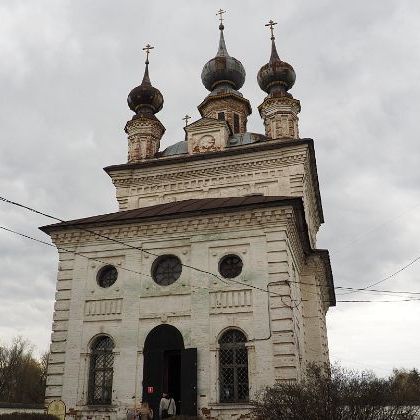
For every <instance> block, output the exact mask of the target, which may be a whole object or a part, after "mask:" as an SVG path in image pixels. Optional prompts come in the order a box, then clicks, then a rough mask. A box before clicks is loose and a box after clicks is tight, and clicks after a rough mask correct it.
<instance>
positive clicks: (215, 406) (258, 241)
mask: <svg viewBox="0 0 420 420" xmlns="http://www.w3.org/2000/svg"><path fill="white" fill-rule="evenodd" d="M222 13H223V11H220V17H221V22H220V26H219V30H220V40H219V47H218V51H217V54H216V56H215V57H214V58H212V59H211V60H210V61H208V62H207V63H206V64H205V65H204V68H203V70H202V73H201V79H202V82H203V84H204V86H205V87H206V89H207V90H208V91H209V94H208V95H207V96H206V97H205V98H204V99H203V101H202V102H201V103H200V104H199V105H198V110H199V112H200V115H201V118H200V119H198V120H197V121H194V122H192V123H190V124H188V119H186V126H185V139H181V141H179V142H178V143H175V144H172V145H171V146H169V147H167V148H166V149H164V150H160V141H161V139H162V137H163V135H164V133H165V127H164V124H163V123H162V122H161V121H160V120H159V119H158V118H157V116H156V114H157V113H158V112H159V111H160V110H161V109H162V107H163V102H164V100H163V95H162V93H161V92H160V91H159V90H158V89H157V88H156V87H154V86H153V85H152V83H151V79H150V74H149V52H150V49H151V48H153V47H151V46H150V45H147V46H146V48H145V50H146V57H147V58H146V67H145V72H144V77H143V81H142V83H141V84H140V85H139V86H137V87H135V88H134V89H133V90H132V91H131V92H130V93H129V95H128V106H129V108H130V109H131V110H132V111H133V112H134V115H133V117H132V118H131V119H130V120H129V121H128V122H127V124H126V126H125V132H126V134H127V137H128V159H127V162H126V163H122V164H116V165H113V166H109V167H107V168H105V171H106V173H107V174H108V175H109V176H110V178H111V179H112V182H113V184H114V185H115V188H116V199H117V200H118V205H119V211H118V212H115V213H110V214H103V215H99V216H93V217H88V218H84V219H79V220H72V221H68V222H62V223H58V224H53V225H49V226H44V227H42V228H41V229H42V230H43V231H44V232H46V233H47V234H48V235H50V236H51V239H52V241H53V242H54V244H55V245H56V247H57V249H58V253H59V265H58V277H57V292H56V297H55V299H56V301H55V306H54V317H53V325H52V336H51V347H50V351H51V354H50V358H49V364H48V379H47V390H46V401H47V402H50V401H53V400H62V401H64V403H65V404H66V408H67V418H69V419H70V418H72V419H83V420H85V419H86V420H87V419H95V420H117V419H126V418H127V412H128V413H130V410H133V409H135V408H136V407H139V405H140V403H141V401H144V400H147V401H148V402H149V404H150V405H151V407H152V408H153V410H154V414H155V416H154V418H155V419H158V415H159V410H158V406H159V401H160V398H161V395H162V392H169V393H170V394H171V395H172V396H173V398H174V400H175V402H176V405H177V412H178V414H183V415H190V416H195V415H197V416H200V417H201V418H203V419H221V420H223V419H231V420H234V419H239V418H241V419H246V418H249V416H248V413H249V412H250V409H251V405H250V401H251V400H252V399H253V398H254V397H255V395H256V394H257V393H258V391H260V390H261V389H263V388H265V387H266V386H270V385H273V384H275V383H276V382H279V381H290V380H299V379H300V378H301V376H302V375H303V373H304V371H305V367H306V366H307V365H308V363H310V362H320V363H325V362H327V363H328V361H329V356H328V342H327V331H326V324H325V317H326V313H327V311H328V308H329V307H330V306H334V305H335V294H334V285H333V278H332V273H331V266H330V260H329V254H328V251H327V250H323V249H317V247H316V235H317V232H318V229H319V227H320V225H321V223H323V222H324V218H323V211H322V204H321V196H320V190H319V184H318V176H317V166H316V159H315V151H314V141H313V140H312V139H310V138H300V136H299V124H298V123H299V118H298V114H299V112H300V102H299V100H298V99H295V98H294V97H293V96H292V94H291V93H289V90H290V89H291V88H292V86H293V84H294V82H295V78H296V75H295V71H294V69H293V67H292V66H291V65H290V64H288V63H286V62H285V61H283V60H281V59H280V58H279V55H278V53H277V50H276V45H275V38H274V35H273V25H275V23H274V22H273V21H270V23H269V24H268V25H266V26H269V27H270V29H271V55H270V57H269V61H268V63H266V64H264V65H263V66H262V67H261V69H260V70H259V72H258V75H257V82H258V85H259V86H260V88H261V89H262V90H263V91H264V92H265V93H266V94H267V95H266V97H265V99H264V100H263V102H262V104H260V105H259V106H258V112H259V114H260V116H261V119H262V126H261V128H262V131H264V134H262V133H261V134H260V133H251V132H248V131H247V119H248V116H249V115H250V114H251V112H252V109H251V104H250V102H249V101H248V100H247V99H246V98H244V96H243V94H242V93H241V92H240V89H241V87H242V85H243V84H244V81H245V69H244V67H243V65H242V63H241V62H240V61H239V60H237V59H236V58H234V57H232V56H231V55H229V53H228V50H227V47H226V43H225V40H224V25H223V19H222ZM241 36H242V37H243V36H244V35H243V34H242V35H241ZM268 55H269V46H268V45H267V56H268ZM263 126H264V130H263Z"/></svg>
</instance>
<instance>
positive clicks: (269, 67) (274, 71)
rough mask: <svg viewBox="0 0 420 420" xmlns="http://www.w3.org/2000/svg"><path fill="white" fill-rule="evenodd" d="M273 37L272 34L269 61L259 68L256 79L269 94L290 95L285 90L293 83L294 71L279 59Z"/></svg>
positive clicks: (294, 78)
mask: <svg viewBox="0 0 420 420" xmlns="http://www.w3.org/2000/svg"><path fill="white" fill-rule="evenodd" d="M274 39H275V38H274V35H272V36H271V57H270V61H269V62H268V63H267V64H265V65H264V66H262V67H261V68H260V71H259V72H258V75H257V81H258V84H259V85H260V88H261V89H262V90H263V91H264V92H267V93H268V94H269V95H285V96H291V95H290V93H287V91H288V90H289V89H291V88H292V86H293V85H294V83H295V80H296V73H295V71H294V69H293V67H292V66H291V65H290V64H289V63H286V62H284V61H282V60H280V58H279V55H278V53H277V49H276V44H275V42H274Z"/></svg>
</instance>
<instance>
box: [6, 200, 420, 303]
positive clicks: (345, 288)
mask: <svg viewBox="0 0 420 420" xmlns="http://www.w3.org/2000/svg"><path fill="white" fill-rule="evenodd" d="M0 201H3V202H6V203H8V204H11V205H14V206H17V207H20V208H23V209H25V210H28V211H30V212H33V213H36V214H39V215H42V216H44V217H47V218H50V219H53V220H56V221H59V222H62V223H64V222H66V221H65V220H63V219H60V218H58V217H55V216H52V215H50V214H47V213H45V212H42V211H40V210H36V209H34V208H32V207H30V206H27V205H25V204H22V203H18V202H16V201H12V200H9V199H7V198H5V197H2V196H0ZM75 228H76V229H79V230H83V231H86V232H88V233H90V234H93V235H95V236H98V237H100V238H103V239H106V240H110V241H112V242H114V243H118V244H119V245H123V246H126V247H128V248H131V249H136V250H138V251H141V252H144V253H146V254H149V255H152V256H155V257H158V256H159V255H158V254H154V253H153V252H150V251H147V250H145V249H144V248H141V247H137V246H134V245H131V244H128V243H126V242H123V241H120V240H118V239H114V238H111V237H109V236H106V235H103V234H101V233H98V232H95V231H92V230H90V229H87V228H84V227H75ZM4 230H8V231H11V230H10V229H4ZM13 233H16V234H19V233H17V232H13ZM19 235H20V236H23V237H27V238H28V239H34V240H36V239H35V238H31V237H28V236H27V235H24V234H19ZM36 241H38V242H41V243H44V242H43V241H40V240H36ZM45 244H48V243H46V242H45ZM48 245H49V246H54V245H51V244H48ZM57 248H58V247H57ZM418 260H420V256H419V257H417V258H416V259H414V260H413V261H411V262H410V263H409V264H407V265H405V266H404V267H402V268H400V269H399V270H397V271H396V272H394V273H392V274H390V275H389V276H387V277H385V278H384V279H382V280H380V281H378V282H376V283H373V284H371V285H369V286H366V287H364V288H360V289H356V290H353V289H354V288H349V287H344V286H336V287H335V288H336V289H344V290H351V291H350V292H348V293H357V292H361V291H366V289H368V288H370V287H373V286H375V285H377V284H379V283H382V282H384V281H386V280H388V279H390V278H392V277H394V276H396V275H397V274H399V273H400V272H402V271H403V270H405V269H406V268H408V267H409V266H411V265H412V264H414V263H415V262H417V261H418ZM181 265H182V266H184V267H186V268H190V269H192V270H196V271H198V272H201V273H203V274H207V275H210V276H213V277H215V278H216V279H218V280H219V281H221V282H223V283H225V284H229V283H228V282H227V281H226V280H225V279H222V278H221V277H219V276H218V275H217V274H215V273H212V272H209V271H206V270H203V269H200V268H197V267H194V266H191V265H188V264H184V263H182V262H181ZM131 271H134V270H131ZM137 274H141V275H146V274H144V273H139V272H137ZM146 276H148V275H146ZM148 277H151V276H148ZM229 281H231V282H234V283H237V284H240V285H242V286H246V287H251V288H253V289H256V290H259V291H262V292H265V293H270V294H271V295H272V296H278V297H280V298H282V297H283V295H280V294H278V293H275V292H269V291H267V290H266V289H263V288H261V287H258V286H254V285H251V284H248V283H244V282H241V281H239V280H235V279H229ZM285 283H286V284H287V283H298V284H305V285H310V286H318V287H323V288H333V287H332V286H330V285H319V284H316V283H307V282H298V281H293V280H285ZM376 292H384V293H395V294H399V293H408V294H420V292H412V293H411V292H398V291H378V290H376ZM344 294H347V293H343V295H344ZM326 302H329V301H326ZM338 302H347V301H338ZM373 302H375V301H373ZM283 303H284V302H283Z"/></svg>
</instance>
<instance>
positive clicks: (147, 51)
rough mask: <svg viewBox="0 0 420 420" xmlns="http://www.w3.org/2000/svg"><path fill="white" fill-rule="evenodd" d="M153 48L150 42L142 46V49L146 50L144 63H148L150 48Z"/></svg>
mask: <svg viewBox="0 0 420 420" xmlns="http://www.w3.org/2000/svg"><path fill="white" fill-rule="evenodd" d="M153 48H155V47H152V46H151V45H150V44H146V46H145V47H144V48H143V51H146V64H149V54H150V50H153Z"/></svg>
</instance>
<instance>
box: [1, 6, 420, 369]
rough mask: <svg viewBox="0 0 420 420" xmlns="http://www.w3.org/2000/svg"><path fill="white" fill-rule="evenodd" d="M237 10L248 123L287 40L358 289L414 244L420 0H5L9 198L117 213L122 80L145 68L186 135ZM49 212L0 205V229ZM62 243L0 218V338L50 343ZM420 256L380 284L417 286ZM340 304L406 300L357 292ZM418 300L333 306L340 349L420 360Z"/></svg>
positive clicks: (343, 281)
mask: <svg viewBox="0 0 420 420" xmlns="http://www.w3.org/2000/svg"><path fill="white" fill-rule="evenodd" d="M220 7H222V8H224V9H226V10H227V11H228V13H226V22H225V26H226V29H225V37H226V42H227V47H228V50H229V52H230V54H231V55H233V56H235V57H236V58H238V59H240V60H241V61H242V63H243V65H244V66H245V69H246V71H247V80H246V82H245V85H244V87H243V88H242V93H243V94H244V96H245V97H246V98H248V99H249V100H250V102H251V104H252V107H253V114H252V115H251V118H250V120H249V124H248V129H249V131H253V132H260V133H262V132H263V131H264V129H263V125H262V121H261V119H260V118H259V115H258V111H257V106H258V105H259V104H260V103H261V102H262V100H263V98H264V93H263V92H262V91H261V90H260V89H259V87H258V85H257V82H256V74H257V72H258V69H259V68H260V67H261V66H262V65H263V64H265V63H266V62H267V60H268V56H269V46H270V44H269V33H268V30H267V28H265V27H264V24H265V23H266V22H267V21H268V20H269V19H274V20H275V21H277V22H278V25H277V26H276V35H277V49H278V51H279V54H280V56H281V57H282V58H283V59H284V60H286V61H288V62H289V63H291V64H292V65H293V66H294V68H295V70H296V73H297V81H296V84H295V86H294V88H293V90H292V93H293V95H294V97H296V98H298V99H300V100H301V104H302V112H301V114H300V134H301V137H311V138H313V139H314V141H315V147H316V154H317V163H318V172H319V178H320V185H321V194H322V199H323V207H324V214H325V221H326V222H325V224H324V226H322V227H321V230H320V233H319V240H318V245H319V247H322V248H328V249H329V250H330V253H331V259H332V266H333V272H334V278H335V283H336V285H337V286H351V287H363V286H366V285H368V284H371V283H374V282H376V281H379V280H381V279H383V278H384V277H386V276H388V275H390V274H392V273H394V272H395V271H397V270H399V269H400V268H401V267H403V266H405V265H406V264H408V263H409V262H410V261H412V260H414V259H415V258H416V257H418V256H419V255H420V240H419V238H420V198H419V183H420V165H419V161H420V145H419V142H418V137H419V103H420V84H419V83H418V80H419V75H418V73H419V70H418V69H419V68H420V36H419V31H418V25H419V22H420V2H417V1H413V0H399V1H391V0H375V1H366V0H363V1H361V0H352V1H351V2H349V1H344V0H342V1H337V0H317V1H304V0H294V1H293V2H291V1H288V0H265V1H264V2H261V1H256V0H254V1H249V0H248V1H246V0H230V1H229V2H227V1H225V3H223V2H222V3H220V2H219V3H217V2H210V1H204V0H189V1H187V0H176V1H163V0H160V1H147V2H146V1H143V0H136V1H134V0H132V1H129V0H124V1H116V0H113V1H111V0H100V1H99V0H71V1H70V0H68V1H66V0H49V1H48V0H36V1H34V0H26V1H23V0H2V1H1V3H0V98H1V101H0V107H1V110H0V129H1V132H0V133H1V134H0V135H1V142H0V195H1V196H5V197H8V198H10V199H13V200H16V201H19V202H23V203H27V204H29V205H31V206H33V207H35V208H38V209H42V210H45V211H47V212H49V213H51V214H54V215H57V216H58V217H61V218H63V219H73V218H79V217H84V216H90V215H95V214H100V213H106V212H110V211H115V210H116V209H117V204H116V200H115V198H114V196H115V191H114V187H113V185H112V183H111V181H110V179H109V178H108V176H107V175H106V174H105V173H104V172H103V171H102V168H103V167H105V166H107V165H110V164H117V163H123V162H125V161H126V152H127V145H126V136H125V134H124V132H123V127H124V125H125V122H126V121H127V120H128V119H130V118H131V112H130V111H129V109H128V107H127V104H126V96H127V94H128V92H129V91H130V90H131V89H132V88H133V87H134V86H135V85H136V84H138V83H139V81H140V80H141V77H142V73H143V68H144V64H143V62H144V56H143V54H142V52H141V48H142V47H143V46H144V45H145V43H147V42H150V43H151V44H153V45H154V46H155V49H154V50H153V52H152V55H151V65H150V72H151V79H152V83H153V84H154V85H155V86H156V87H158V88H159V89H160V90H161V92H162V93H163V95H164V98H165V105H164V109H163V110H162V111H161V112H160V113H159V119H160V120H161V121H162V122H163V124H164V125H165V126H166V128H167V131H166V134H165V137H164V141H163V147H166V146H167V145H169V144H172V143H175V142H177V141H179V140H181V139H183V130H182V126H183V121H182V120H181V119H182V117H183V116H184V115H185V114H186V113H188V114H189V115H191V116H192V117H193V119H197V118H198V117H199V114H198V111H197V109H196V107H197V105H198V104H199V103H200V102H201V101H202V99H203V98H204V97H205V95H206V90H205V89H204V87H203V86H202V84H201V80H200V73H201V69H202V66H203V64H204V63H205V62H206V61H207V60H208V59H210V58H211V57H213V56H214V55H215V53H216V50H217V42H218V29H217V26H218V22H217V18H216V15H215V13H216V11H217V10H218V9H219V8H220ZM48 223H50V220H48V219H46V218H44V217H38V216H36V215H33V214H31V213H28V212H25V211H24V210H20V209H17V208H14V207H11V206H10V205H7V204H5V203H0V224H1V225H2V226H7V227H9V228H12V229H15V230H18V231H20V232H25V233H27V234H30V235H33V236H36V237H37V238H40V239H42V240H48V237H47V236H46V235H44V234H43V233H42V232H40V231H38V230H37V227H38V226H41V225H45V224H48ZM56 265H57V254H56V251H55V250H54V249H53V248H48V247H46V246H43V245H40V244H37V243H34V242H31V241H28V240H25V239H22V238H19V237H16V236H13V235H11V234H10V233H6V232H4V231H0V267H1V271H2V274H1V276H0V341H1V342H2V343H7V342H9V341H10V340H11V338H12V337H14V336H16V335H22V336H24V337H27V338H28V339H29V340H31V341H32V342H33V343H35V345H36V346H37V349H38V351H40V352H41V351H44V350H46V349H47V347H48V344H49V337H50V328H51V319H52V310H53V296H54V290H55V278H56ZM419 273H420V261H419V262H418V263H417V264H413V265H412V266H410V267H409V268H407V269H406V270H404V271H402V272H401V273H399V274H398V275H396V276H394V277H392V278H391V279H389V280H387V281H386V282H384V283H382V284H380V285H378V286H377V287H378V288H381V289H386V290H398V291H420V285H419V280H420V275H419ZM339 293H342V292H340V291H337V298H338V299H339V300H340V299H345V300H350V299H351V300H373V301H384V300H402V299H403V298H404V297H403V296H402V295H395V294H393V295H391V294H378V293H367V292H365V293H359V294H349V295H344V296H339ZM419 324H420V300H419V301H412V302H392V303H387V302H366V303H338V305H337V307H335V308H332V309H330V311H329V313H328V326H329V341H330V353H331V358H332V360H338V361H341V362H342V363H343V364H344V365H345V366H349V367H353V368H358V369H359V368H360V369H363V368H367V369H372V370H374V371H375V372H377V373H378V374H380V375H386V374H388V373H389V372H390V371H391V369H392V368H393V367H407V368H411V367H414V366H416V367H418V368H420V358H419V354H420V329H419Z"/></svg>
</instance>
